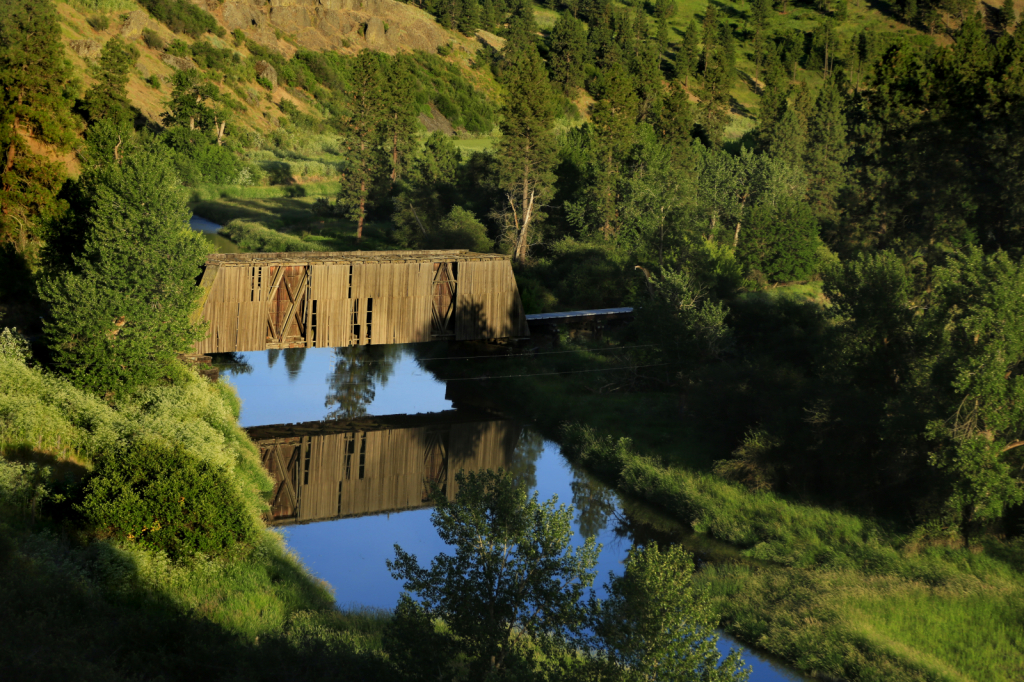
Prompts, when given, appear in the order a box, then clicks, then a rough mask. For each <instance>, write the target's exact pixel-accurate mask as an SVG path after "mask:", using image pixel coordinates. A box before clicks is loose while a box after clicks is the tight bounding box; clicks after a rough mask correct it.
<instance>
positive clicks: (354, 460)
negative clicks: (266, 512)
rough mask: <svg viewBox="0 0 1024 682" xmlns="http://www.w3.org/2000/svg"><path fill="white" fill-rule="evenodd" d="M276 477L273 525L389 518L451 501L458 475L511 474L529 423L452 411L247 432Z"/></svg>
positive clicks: (273, 496) (272, 501)
mask: <svg viewBox="0 0 1024 682" xmlns="http://www.w3.org/2000/svg"><path fill="white" fill-rule="evenodd" d="M248 432H249V436H250V438H252V440H253V442H254V443H256V445H257V447H259V449H260V455H261V457H262V459H263V466H264V467H266V469H267V471H269V472H270V474H271V476H273V478H274V491H273V493H272V495H271V499H270V506H271V514H270V516H271V522H272V523H273V524H274V525H283V524H291V523H309V522H311V521H325V520H329V519H337V518H345V517H349V516H363V515H367V514H386V513H393V512H399V511H404V510H407V509H421V508H424V507H427V506H430V505H431V498H430V493H431V489H432V487H433V486H437V487H438V488H439V489H440V490H441V492H443V493H444V494H445V495H446V496H447V497H448V499H454V497H455V493H456V492H457V491H458V484H457V481H456V480H455V474H457V473H458V472H459V471H462V470H466V471H480V470H482V469H503V468H507V467H508V465H509V463H510V462H511V461H512V459H513V453H514V452H515V449H516V445H517V444H518V442H519V437H520V434H521V432H522V425H521V424H518V423H516V422H513V421H510V420H504V419H495V418H494V417H485V416H478V414H477V413H473V412H463V411H455V410H450V411H447V412H440V413H435V414H420V415H394V416H386V417H365V418H361V419H357V420H352V421H347V422H310V423H307V424H285V425H275V426H257V427H253V428H250V429H248Z"/></svg>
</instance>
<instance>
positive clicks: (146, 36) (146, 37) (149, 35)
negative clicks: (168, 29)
mask: <svg viewBox="0 0 1024 682" xmlns="http://www.w3.org/2000/svg"><path fill="white" fill-rule="evenodd" d="M142 42H144V43H146V45H147V46H149V47H151V48H153V49H154V50H162V49H164V48H165V47H167V43H165V42H164V39H163V38H161V37H160V34H159V33H157V32H156V31H154V30H153V29H151V28H144V29H142Z"/></svg>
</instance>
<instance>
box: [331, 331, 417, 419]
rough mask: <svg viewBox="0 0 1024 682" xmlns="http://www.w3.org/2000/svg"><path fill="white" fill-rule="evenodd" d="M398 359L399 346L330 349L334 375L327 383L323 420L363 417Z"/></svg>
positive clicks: (399, 354)
mask: <svg viewBox="0 0 1024 682" xmlns="http://www.w3.org/2000/svg"><path fill="white" fill-rule="evenodd" d="M401 356H402V349H401V347H399V346H394V345H387V346H350V347H348V348H335V349H334V372H333V373H332V374H331V375H330V376H329V377H328V379H327V386H328V391H327V398H326V399H325V400H324V407H327V408H330V410H331V411H330V412H328V413H327V417H326V419H354V418H356V417H362V416H365V415H366V407H367V406H368V405H369V404H370V403H372V402H373V398H374V396H376V394H377V385H378V384H379V385H381V386H384V385H385V384H387V383H388V379H390V378H391V375H392V374H393V373H394V371H395V365H396V364H397V363H398V360H399V358H401Z"/></svg>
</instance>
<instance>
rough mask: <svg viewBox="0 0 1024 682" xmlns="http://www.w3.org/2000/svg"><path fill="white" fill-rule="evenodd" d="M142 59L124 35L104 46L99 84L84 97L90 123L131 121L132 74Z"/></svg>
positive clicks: (95, 69) (96, 73) (98, 68)
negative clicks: (129, 90)
mask: <svg viewBox="0 0 1024 682" xmlns="http://www.w3.org/2000/svg"><path fill="white" fill-rule="evenodd" d="M138 59H139V51H138V49H137V48H136V47H135V46H134V45H129V44H128V43H126V42H124V41H123V40H121V36H114V37H113V38H111V39H110V40H108V41H107V44H106V45H104V46H103V52H102V53H100V61H99V64H98V65H97V66H96V67H95V68H94V69H93V75H94V76H95V77H96V84H95V85H94V86H92V87H91V88H89V90H87V91H86V93H85V97H84V109H85V111H86V113H87V115H88V116H89V121H90V123H92V122H96V121H100V120H107V121H113V122H114V123H125V122H128V121H131V119H132V118H133V116H132V107H131V103H130V102H129V101H128V72H129V71H130V70H131V69H132V68H134V67H135V62H136V61H138Z"/></svg>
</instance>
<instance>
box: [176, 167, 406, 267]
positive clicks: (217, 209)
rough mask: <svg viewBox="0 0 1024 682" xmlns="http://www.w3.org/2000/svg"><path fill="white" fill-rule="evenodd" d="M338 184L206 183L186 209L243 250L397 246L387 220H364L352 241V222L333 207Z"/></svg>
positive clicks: (348, 249)
mask: <svg viewBox="0 0 1024 682" xmlns="http://www.w3.org/2000/svg"><path fill="white" fill-rule="evenodd" d="M339 189H340V185H339V184H338V183H336V182H318V183H306V184H291V185H269V186H257V187H239V186H233V185H227V186H212V185H211V186H204V187H198V188H195V189H193V190H192V195H191V198H190V201H189V208H191V209H192V212H193V213H194V214H195V215H197V216H201V217H202V218H205V219H206V220H209V221H211V222H214V223H216V224H218V225H221V226H223V227H222V228H221V230H220V232H219V234H221V235H222V236H224V237H227V238H228V239H230V240H231V241H232V242H234V243H235V244H237V245H238V247H239V248H240V249H241V250H242V251H245V252H252V251H353V250H356V249H363V250H386V249H393V248H395V246H394V244H392V243H391V242H390V241H389V240H388V238H387V233H388V231H389V230H390V229H391V228H392V227H393V226H392V225H391V223H372V222H368V223H366V224H365V225H364V226H363V239H362V241H360V242H357V241H356V236H355V235H356V225H355V223H354V222H352V221H350V220H346V219H344V218H342V217H341V216H340V215H337V214H335V213H334V212H333V211H327V210H325V206H326V202H328V201H329V202H331V203H333V201H334V199H335V197H336V196H337V194H338V191H339Z"/></svg>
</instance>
